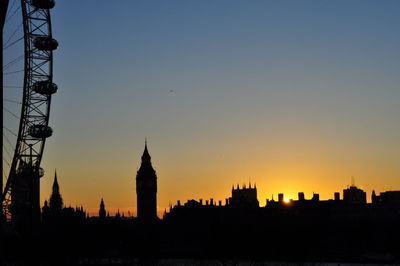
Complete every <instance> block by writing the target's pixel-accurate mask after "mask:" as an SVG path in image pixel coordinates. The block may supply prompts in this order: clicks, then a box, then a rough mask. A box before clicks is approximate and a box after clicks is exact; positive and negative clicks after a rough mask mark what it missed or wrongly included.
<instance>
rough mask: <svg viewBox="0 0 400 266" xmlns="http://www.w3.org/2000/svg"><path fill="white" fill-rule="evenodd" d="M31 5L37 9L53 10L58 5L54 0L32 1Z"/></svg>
mask: <svg viewBox="0 0 400 266" xmlns="http://www.w3.org/2000/svg"><path fill="white" fill-rule="evenodd" d="M30 4H31V5H32V6H34V7H37V8H42V9H51V8H53V7H54V6H55V5H56V2H55V1H54V0H31V1H30Z"/></svg>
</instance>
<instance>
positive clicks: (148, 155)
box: [142, 138, 151, 162]
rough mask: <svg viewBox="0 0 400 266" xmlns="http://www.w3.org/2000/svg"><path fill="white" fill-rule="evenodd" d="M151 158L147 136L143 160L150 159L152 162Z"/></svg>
mask: <svg viewBox="0 0 400 266" xmlns="http://www.w3.org/2000/svg"><path fill="white" fill-rule="evenodd" d="M150 160H151V156H150V153H149V151H148V150H147V138H145V140H144V151H143V155H142V162H145V161H148V162H150Z"/></svg>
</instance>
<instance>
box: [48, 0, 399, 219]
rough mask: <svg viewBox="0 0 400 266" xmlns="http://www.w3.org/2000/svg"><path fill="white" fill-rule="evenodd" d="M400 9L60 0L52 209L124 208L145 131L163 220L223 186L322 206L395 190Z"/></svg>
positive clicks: (222, 194)
mask: <svg viewBox="0 0 400 266" xmlns="http://www.w3.org/2000/svg"><path fill="white" fill-rule="evenodd" d="M399 13H400V2H399V1H396V0H393V1H389V0H385V1H365V0H363V1H361V0H359V1H351V0H348V1H322V0H320V1H317V0H314V1H297V0H296V1H232V0H229V1H228V0H226V1H205V0H202V1H184V0H181V1H173V0H168V1H147V0H146V1H111V2H110V1H103V0H102V1H100V0H98V1H93V0H92V1H89V0H87V1H78V0H68V1H57V5H56V7H55V9H54V10H53V11H52V19H53V35H54V37H55V38H56V39H58V41H59V43H60V47H59V49H58V51H56V52H55V61H54V62H55V68H54V71H55V74H54V81H55V82H56V83H57V84H58V85H59V92H58V93H57V94H56V95H55V97H54V98H53V102H52V111H51V117H50V124H51V126H52V127H53V129H54V136H53V137H51V138H50V139H49V140H48V142H47V144H46V150H45V155H44V159H43V164H42V166H43V167H44V168H45V170H46V176H45V177H44V178H43V179H42V191H41V197H42V201H43V200H45V199H48V198H49V196H50V193H51V184H52V182H53V175H54V169H55V168H57V172H58V176H59V183H60V186H61V193H62V196H63V198H64V202H65V203H66V204H67V205H69V204H71V205H72V206H76V205H83V206H84V207H85V208H86V209H87V210H89V211H90V213H91V214H93V215H94V214H96V212H97V210H98V206H99V203H100V199H101V198H102V197H103V198H104V201H105V204H106V208H107V210H109V211H110V213H111V214H113V213H114V212H115V211H116V210H117V209H118V208H119V209H120V210H121V211H125V213H126V212H127V211H128V210H129V211H130V212H131V213H134V214H135V215H136V194H135V193H136V192H135V175H136V171H137V169H138V167H139V165H140V156H141V154H142V152H143V148H144V139H145V137H147V140H148V147H149V151H150V154H151V156H152V161H153V165H154V167H155V169H156V171H157V175H158V208H159V210H160V212H162V211H163V210H164V208H168V206H169V204H170V203H172V204H175V203H176V201H177V200H181V201H183V202H184V201H186V200H188V199H196V200H197V199H200V198H203V199H204V200H206V199H209V198H214V200H224V199H225V198H227V197H229V196H230V189H231V186H232V184H237V183H240V184H243V183H248V182H249V180H251V182H252V183H254V182H256V183H257V188H258V199H259V201H260V203H261V205H262V206H263V205H265V200H266V199H267V198H269V199H270V198H271V195H272V194H274V196H275V198H277V194H278V193H280V192H282V193H285V197H286V198H293V199H297V192H299V191H303V192H305V196H306V198H310V197H311V196H312V193H313V192H317V193H320V197H321V199H329V198H333V193H334V192H335V191H340V192H342V190H343V189H344V188H346V187H347V185H349V184H350V182H351V176H354V177H355V183H356V185H358V186H359V187H361V188H363V189H364V190H366V191H367V196H368V198H370V195H371V191H372V189H375V190H376V191H377V192H381V191H385V190H399V189H400V163H399V158H400V154H399V151H400V137H399V136H400V123H399V122H400V121H399V119H400V87H399V84H400V75H399V73H400V53H399V47H400V32H399V26H400V16H399Z"/></svg>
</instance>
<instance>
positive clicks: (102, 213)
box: [99, 198, 106, 219]
mask: <svg viewBox="0 0 400 266" xmlns="http://www.w3.org/2000/svg"><path fill="white" fill-rule="evenodd" d="M99 218H100V219H104V218H106V208H105V206H104V201H103V198H102V199H101V202H100V210H99Z"/></svg>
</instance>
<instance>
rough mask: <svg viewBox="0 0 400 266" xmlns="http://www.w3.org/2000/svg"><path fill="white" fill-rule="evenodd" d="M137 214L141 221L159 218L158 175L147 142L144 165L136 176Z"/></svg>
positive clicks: (143, 157) (142, 164) (143, 159)
mask: <svg viewBox="0 0 400 266" xmlns="http://www.w3.org/2000/svg"><path fill="white" fill-rule="evenodd" d="M136 194H137V213H138V218H139V219H140V220H144V221H149V220H154V219H156V218H157V175H156V171H155V170H154V169H153V166H152V165H151V157H150V154H149V152H148V150H147V141H146V142H145V147H144V152H143V155H142V163H141V165H140V168H139V170H138V172H137V175H136Z"/></svg>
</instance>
